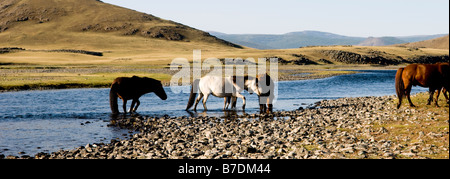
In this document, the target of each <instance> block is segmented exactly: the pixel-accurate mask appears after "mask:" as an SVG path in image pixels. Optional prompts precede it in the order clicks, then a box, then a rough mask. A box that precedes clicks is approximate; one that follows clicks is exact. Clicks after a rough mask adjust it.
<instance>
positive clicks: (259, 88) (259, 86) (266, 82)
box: [254, 73, 274, 96]
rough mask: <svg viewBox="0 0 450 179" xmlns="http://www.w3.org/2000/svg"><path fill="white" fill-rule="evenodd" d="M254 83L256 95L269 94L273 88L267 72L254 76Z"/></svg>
mask: <svg viewBox="0 0 450 179" xmlns="http://www.w3.org/2000/svg"><path fill="white" fill-rule="evenodd" d="M255 84H256V89H255V90H254V91H256V93H257V94H258V96H261V95H266V94H270V91H271V89H272V88H273V85H274V84H273V81H272V79H271V78H270V76H269V75H268V74H267V73H264V74H262V75H258V76H256V78H255Z"/></svg>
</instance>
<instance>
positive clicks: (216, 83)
mask: <svg viewBox="0 0 450 179" xmlns="http://www.w3.org/2000/svg"><path fill="white" fill-rule="evenodd" d="M243 90H247V91H248V92H249V93H250V94H253V92H256V93H257V94H258V95H259V90H258V86H257V80H256V78H254V77H250V76H230V77H225V78H222V77H218V76H205V77H203V78H200V79H196V80H194V82H193V83H192V88H191V94H190V96H189V102H188V105H187V107H186V110H189V109H190V108H191V107H192V106H193V105H194V99H195V97H196V96H197V93H199V96H198V97H197V99H196V100H195V106H194V111H196V110H197V105H198V103H199V102H200V100H201V99H202V98H203V108H204V110H205V111H206V110H207V108H206V101H207V100H208V97H209V95H211V94H212V95H213V96H216V97H219V98H225V105H226V101H227V100H226V97H238V98H241V99H242V101H243V105H242V109H245V96H243V95H242V94H240V93H241V92H242V91H243ZM224 109H225V107H224Z"/></svg>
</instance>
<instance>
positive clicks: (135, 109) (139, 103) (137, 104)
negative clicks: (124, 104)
mask: <svg viewBox="0 0 450 179" xmlns="http://www.w3.org/2000/svg"><path fill="white" fill-rule="evenodd" d="M139 105H141V101H139V99H136V107H134V110H133V112H136V111H137V109H138V107H139Z"/></svg>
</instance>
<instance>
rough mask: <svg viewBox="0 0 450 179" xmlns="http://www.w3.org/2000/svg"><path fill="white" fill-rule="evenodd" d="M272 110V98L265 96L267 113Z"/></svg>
mask: <svg viewBox="0 0 450 179" xmlns="http://www.w3.org/2000/svg"><path fill="white" fill-rule="evenodd" d="M272 111H273V104H272V100H270V97H268V98H267V113H272Z"/></svg>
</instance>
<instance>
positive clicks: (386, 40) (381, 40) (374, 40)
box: [358, 37, 406, 46]
mask: <svg viewBox="0 0 450 179" xmlns="http://www.w3.org/2000/svg"><path fill="white" fill-rule="evenodd" d="M401 43H406V42H405V41H403V40H400V39H398V38H395V37H369V38H367V39H366V40H364V41H362V42H361V43H359V44H358V45H359V46H387V45H392V44H401Z"/></svg>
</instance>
